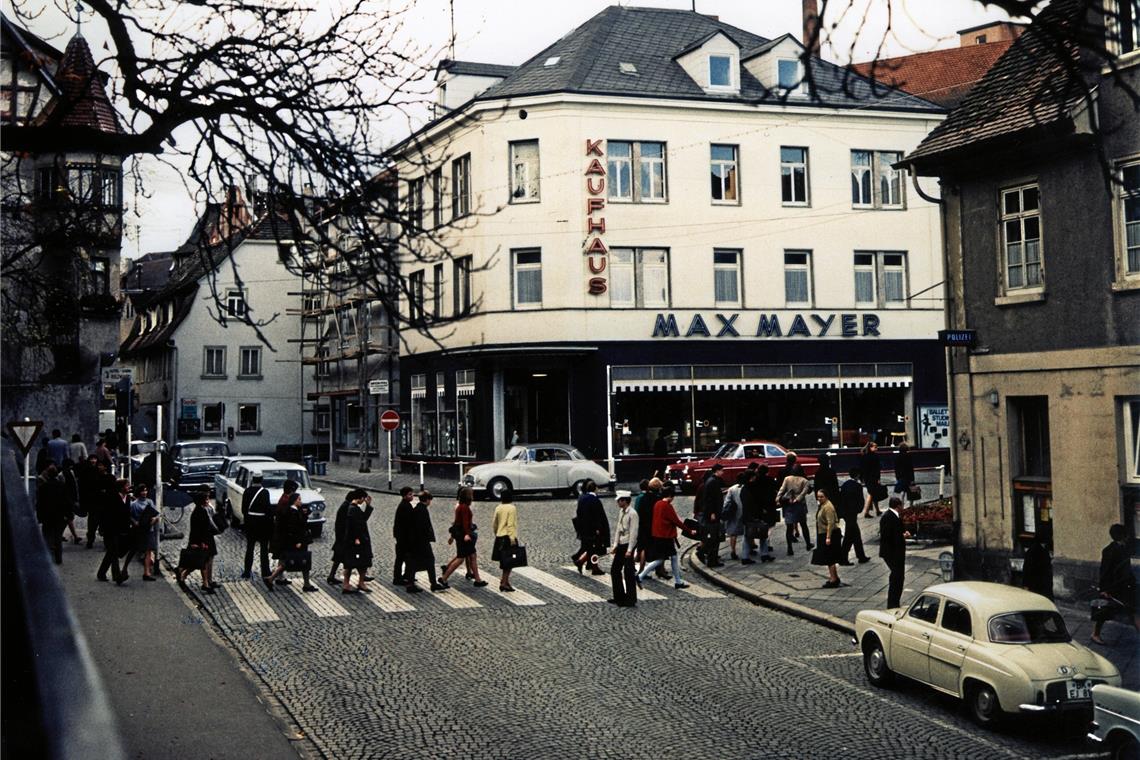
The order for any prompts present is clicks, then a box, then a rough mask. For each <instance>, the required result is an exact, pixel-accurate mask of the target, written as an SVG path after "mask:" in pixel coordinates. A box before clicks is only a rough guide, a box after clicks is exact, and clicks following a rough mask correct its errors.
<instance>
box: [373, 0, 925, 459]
mask: <svg viewBox="0 0 1140 760" xmlns="http://www.w3.org/2000/svg"><path fill="white" fill-rule="evenodd" d="M437 82H438V92H437V94H438V98H439V104H438V111H437V118H436V119H435V120H434V121H433V122H431V123H429V124H428V125H426V126H425V127H424V128H422V129H421V130H419V131H418V132H416V133H415V134H414V135H413V136H412V137H410V138H408V139H407V140H405V141H404V142H403V143H401V144H400V145H398V146H396V148H395V149H394V157H395V159H396V162H397V170H398V172H399V177H400V202H401V203H402V204H403V208H404V209H405V210H406V214H407V222H406V228H405V230H404V235H403V236H402V238H401V241H400V245H401V246H403V247H407V248H408V249H409V253H414V256H413V255H406V256H405V257H404V258H405V259H406V262H405V263H404V264H403V266H402V271H401V274H402V276H403V278H404V286H405V288H406V301H407V309H408V313H407V315H408V317H409V318H410V319H411V322H412V326H411V327H410V328H408V329H405V330H404V333H403V336H402V338H403V347H402V349H401V355H400V377H401V384H400V385H401V398H400V406H401V415H402V417H403V424H402V426H401V430H402V436H403V437H402V445H403V450H404V452H405V456H406V457H408V458H411V459H427V460H432V459H437V460H440V461H450V462H454V461H456V460H457V458H458V459H467V458H470V459H471V460H487V459H492V458H497V457H499V456H501V455H502V454H503V452H504V451H505V449H506V448H507V447H509V445H510V444H511V443H512V442H513V441H523V442H528V441H529V442H535V441H561V442H569V443H572V444H573V445H575V446H577V447H579V448H580V449H581V450H582V451H583V452H584V453H585V454H586V455H587V456H589V457H591V458H595V459H599V460H605V459H608V458H611V457H612V458H615V459H623V460H625V461H627V462H628V461H631V460H636V458H637V457H638V456H639V455H645V456H652V455H653V454H654V452H656V453H657V455H658V456H660V455H661V454H662V452H668V453H669V454H670V455H671V454H672V453H675V452H683V451H700V450H708V449H710V448H713V447H715V445H716V444H717V443H718V442H719V441H722V440H738V439H740V438H742V437H763V438H768V439H772V440H777V441H783V442H785V443H787V444H789V445H793V446H798V447H801V448H811V447H816V446H823V447H826V446H828V445H830V444H831V443H832V442H838V441H839V439H840V436H841V435H842V437H843V440H844V442H845V443H847V444H852V443H855V442H858V441H861V440H864V439H865V438H866V437H867V436H869V435H874V436H878V437H879V438H880V439H881V440H884V441H887V442H890V441H899V440H902V438H903V437H907V438H909V439H910V440H911V442H912V443H916V442H917V443H921V442H922V441H923V437H922V434H921V431H920V430H919V429H918V424H919V422H920V420H921V416H922V415H923V414H926V415H927V416H928V418H930V419H934V418H939V419H940V418H941V415H944V410H945V405H946V384H945V376H944V360H943V356H944V352H943V349H942V348H941V347H940V346H939V344H938V342H937V332H938V330H939V329H940V328H942V327H943V300H942V281H943V268H942V264H941V253H940V251H941V239H940V228H939V216H938V212H937V209H936V207H935V206H933V205H932V204H930V203H928V202H926V201H924V200H923V199H922V197H921V196H920V195H919V193H918V191H917V190H916V188H915V187H912V186H908V182H909V180H908V178H907V177H906V176H905V173H903V172H901V171H899V170H897V169H895V168H893V164H895V163H897V162H898V161H899V160H900V159H901V158H902V156H903V155H904V154H905V153H907V152H908V151H910V150H913V149H914V148H915V147H916V146H917V145H918V144H919V142H921V140H922V139H923V137H924V136H925V135H926V134H927V133H928V132H929V131H930V130H931V129H932V128H933V127H934V126H935V125H936V124H937V123H938V122H939V121H940V120H941V119H942V118H943V111H942V110H941V109H940V108H939V107H938V106H935V105H933V104H931V103H929V102H927V101H925V100H922V99H920V98H917V97H914V96H912V95H908V94H905V93H902V92H900V91H896V90H890V89H887V88H883V87H882V86H881V85H876V86H875V87H872V85H871V84H870V83H869V82H868V81H867V80H865V79H863V78H861V77H859V76H857V75H855V74H853V73H851V72H848V71H845V70H844V69H842V68H840V67H837V66H834V65H832V64H829V63H826V62H824V61H821V60H819V59H818V58H815V57H812V58H810V64H809V65H808V70H806V71H805V67H804V63H803V47H802V46H801V44H800V43H799V41H797V40H796V39H795V38H793V37H791V36H788V35H785V36H783V37H780V38H778V39H775V40H768V39H765V38H762V37H759V36H757V35H755V34H752V33H749V32H746V31H744V30H741V29H738V28H736V27H733V26H730V25H728V24H724V23H721V22H719V21H718V20H717V19H715V18H713V17H709V16H704V15H700V14H697V13H693V12H691V11H677V10H659V9H649V8H623V7H610V8H607V9H606V10H604V11H602V12H601V13H599V14H597V15H596V16H594V17H593V18H591V19H590V20H588V21H587V22H586V23H584V24H583V25H581V26H580V27H578V28H577V29H575V30H573V31H571V32H570V33H569V34H567V35H566V36H565V37H563V38H562V39H561V40H559V41H558V42H556V43H554V44H553V45H551V46H550V47H549V48H547V49H546V50H544V51H542V52H541V53H539V54H538V55H537V56H535V57H534V58H532V59H531V60H529V61H527V62H525V63H523V64H522V65H521V66H518V67H517V68H514V69H504V67H501V66H487V65H482V64H474V63H469V62H460V61H444V62H443V63H441V64H440V67H439V71H438V75H437ZM473 83H474V84H473ZM487 83H491V84H490V86H487ZM480 87H485V89H479V88H480ZM472 92H475V93H476V94H474V95H473V96H472V95H471V93H472ZM456 93H462V97H464V98H466V99H465V100H464V101H463V102H454V95H455V94H456ZM825 418H826V420H827V421H826V422H825ZM900 418H902V419H903V420H904V421H900ZM932 429H933V428H932ZM840 431H842V433H841V432H840ZM892 433H893V434H895V435H893V436H892ZM926 440H927V441H928V442H929V443H934V442H935V437H934V436H929V437H928V438H927V439H926Z"/></svg>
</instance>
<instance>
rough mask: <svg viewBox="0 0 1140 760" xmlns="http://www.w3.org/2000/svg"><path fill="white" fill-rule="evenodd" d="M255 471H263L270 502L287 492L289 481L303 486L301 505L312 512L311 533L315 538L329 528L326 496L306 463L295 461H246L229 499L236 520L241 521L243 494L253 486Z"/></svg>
mask: <svg viewBox="0 0 1140 760" xmlns="http://www.w3.org/2000/svg"><path fill="white" fill-rule="evenodd" d="M255 473H260V474H261V478H262V480H261V485H262V486H264V487H265V488H267V489H269V503H270V504H271V505H276V504H277V500H278V499H280V498H281V494H282V493H284V485H285V481H286V480H292V481H294V482H296V483H297V484H298V485H299V486H300V488H299V489H298V492H299V493H300V494H301V506H302V507H304V508H305V509H307V510H308V511H309V532H310V533H311V534H312V535H313V537H314V538H316V537H317V536H319V535H321V531H322V530H323V529H324V527H325V499H324V497H323V496H321V491H320V489H319V488H313V485H312V483H311V482H309V471H308V470H306V469H305V468H304V466H303V465H299V464H293V463H292V462H246V463H244V464H242V465H240V466H239V467H238V471H237V474H236V475H235V476H234V477H233V479H232V480H231V481H230V484H229V487H228V489H227V490H228V495H227V497H226V498H228V499H229V500H230V504H232V505H233V519H234V522H235V523H236V524H239V525H240V524H241V519H242V515H241V497H242V495H243V494H245V489H247V488H249V485H250V482H251V481H252V480H253V476H254V474H255Z"/></svg>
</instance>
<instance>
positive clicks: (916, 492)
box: [906, 483, 922, 501]
mask: <svg viewBox="0 0 1140 760" xmlns="http://www.w3.org/2000/svg"><path fill="white" fill-rule="evenodd" d="M906 497H907V499H909V500H910V501H918V500H919V499H921V498H922V489H921V488H919V487H918V483H911V484H910V487H909V488H907V489H906Z"/></svg>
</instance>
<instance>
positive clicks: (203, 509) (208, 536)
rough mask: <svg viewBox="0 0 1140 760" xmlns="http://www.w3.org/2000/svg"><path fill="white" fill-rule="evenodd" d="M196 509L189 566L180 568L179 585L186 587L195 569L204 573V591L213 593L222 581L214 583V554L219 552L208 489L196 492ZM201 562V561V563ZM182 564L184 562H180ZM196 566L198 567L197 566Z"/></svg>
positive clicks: (192, 520) (189, 552)
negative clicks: (187, 579)
mask: <svg viewBox="0 0 1140 760" xmlns="http://www.w3.org/2000/svg"><path fill="white" fill-rule="evenodd" d="M193 498H194V510H193V511H192V512H191V513H190V538H189V540H188V541H187V545H186V548H187V550H189V551H188V555H189V557H188V559H189V560H190V561H189V562H187V566H185V567H179V568H178V585H179V586H181V587H182V588H186V578H187V577H188V576H189V575H190V573H192V572H193V571H194V570H198V571H199V572H201V574H202V592H203V593H205V594H213V593H214V589H217V588H220V587H221V584H220V583H214V575H213V574H214V556H215V555H217V553H218V545H217V542H216V541H214V536H215V535H216V534H217V526H216V525H215V524H214V514H213V513H214V510H213V508H212V507H211V505H210V494H209V492H208V491H196V492H195V493H194V496H193ZM199 562H200V563H201V564H200V565H199ZM179 565H182V562H179ZM195 566H196V567H195Z"/></svg>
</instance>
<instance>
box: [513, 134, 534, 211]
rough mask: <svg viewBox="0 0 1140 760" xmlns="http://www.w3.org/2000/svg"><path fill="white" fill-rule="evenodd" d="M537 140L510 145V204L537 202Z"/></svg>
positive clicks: (521, 141)
mask: <svg viewBox="0 0 1140 760" xmlns="http://www.w3.org/2000/svg"><path fill="white" fill-rule="evenodd" d="M538 178H539V174H538V140H520V141H518V142H513V143H511V203H532V202H534V201H537V200H539V187H538Z"/></svg>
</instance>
